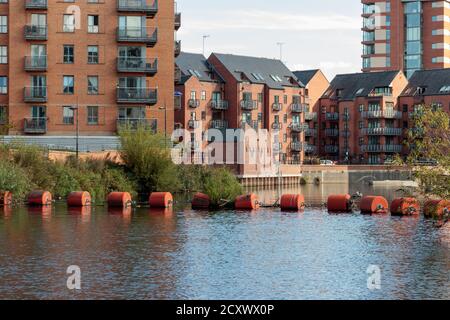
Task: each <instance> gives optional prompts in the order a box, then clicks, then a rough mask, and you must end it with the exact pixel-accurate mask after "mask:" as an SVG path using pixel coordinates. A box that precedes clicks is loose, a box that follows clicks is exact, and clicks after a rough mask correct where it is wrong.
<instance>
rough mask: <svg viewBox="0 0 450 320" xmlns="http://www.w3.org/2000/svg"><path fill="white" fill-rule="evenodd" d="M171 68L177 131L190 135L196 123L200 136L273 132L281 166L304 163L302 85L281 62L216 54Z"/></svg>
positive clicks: (184, 59) (187, 57) (183, 58)
mask: <svg viewBox="0 0 450 320" xmlns="http://www.w3.org/2000/svg"><path fill="white" fill-rule="evenodd" d="M176 64H177V67H178V68H179V70H180V72H181V74H180V82H179V84H178V86H177V87H176V91H178V92H180V93H182V97H181V99H180V103H179V107H178V109H177V110H176V111H175V122H176V125H178V127H181V128H185V129H188V130H192V131H193V130H194V129H195V128H197V127H198V125H199V123H200V121H201V123H203V128H202V131H205V130H207V129H209V128H215V129H238V128H242V129H245V128H253V129H255V130H258V129H268V130H269V131H273V132H275V131H276V132H279V133H280V137H281V141H280V143H279V148H280V153H281V160H282V161H283V162H286V163H302V162H303V158H304V141H305V131H307V129H308V128H309V125H308V124H307V123H306V122H305V111H307V110H309V109H308V108H309V106H307V105H306V101H305V88H304V85H303V84H302V83H301V82H300V81H298V79H297V78H296V77H295V75H294V74H293V73H292V72H291V71H290V70H289V69H288V68H287V67H286V66H285V65H284V64H283V63H282V62H281V61H279V60H273V59H265V58H255V57H246V56H237V55H231V54H219V53H213V54H211V56H210V57H209V58H208V59H206V58H205V57H203V56H202V55H198V54H190V53H182V54H181V55H180V56H179V57H178V59H177V61H176ZM192 137H193V138H194V135H193V134H192ZM196 143H199V142H196ZM277 147H278V146H277Z"/></svg>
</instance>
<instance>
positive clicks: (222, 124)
mask: <svg viewBox="0 0 450 320" xmlns="http://www.w3.org/2000/svg"><path fill="white" fill-rule="evenodd" d="M210 128H211V129H219V130H220V129H228V121H226V120H212V121H211V124H210Z"/></svg>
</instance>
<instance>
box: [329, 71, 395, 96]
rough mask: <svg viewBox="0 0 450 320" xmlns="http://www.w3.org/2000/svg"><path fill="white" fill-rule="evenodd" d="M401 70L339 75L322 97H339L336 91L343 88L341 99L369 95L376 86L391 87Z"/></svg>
mask: <svg viewBox="0 0 450 320" xmlns="http://www.w3.org/2000/svg"><path fill="white" fill-rule="evenodd" d="M399 72H400V71H384V72H367V73H350V74H339V75H337V76H336V77H335V78H334V79H333V81H331V84H330V86H329V88H328V89H327V90H326V91H325V93H324V95H323V96H322V98H337V97H336V96H335V95H336V91H337V90H341V92H340V96H339V99H340V100H354V99H355V98H356V97H367V96H368V95H369V94H370V93H371V92H372V91H373V89H375V88H380V87H389V86H390V85H391V83H392V81H393V80H394V78H395V77H396V76H397V75H398V74H399Z"/></svg>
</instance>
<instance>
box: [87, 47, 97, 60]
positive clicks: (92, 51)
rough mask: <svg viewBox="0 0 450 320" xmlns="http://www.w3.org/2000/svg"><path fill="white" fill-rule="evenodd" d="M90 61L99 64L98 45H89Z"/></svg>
mask: <svg viewBox="0 0 450 320" xmlns="http://www.w3.org/2000/svg"><path fill="white" fill-rule="evenodd" d="M88 63H89V64H98V63H99V61H98V46H88Z"/></svg>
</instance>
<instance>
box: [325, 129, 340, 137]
mask: <svg viewBox="0 0 450 320" xmlns="http://www.w3.org/2000/svg"><path fill="white" fill-rule="evenodd" d="M325 136H327V137H338V136H339V129H334V128H331V129H330V128H328V129H325Z"/></svg>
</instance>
